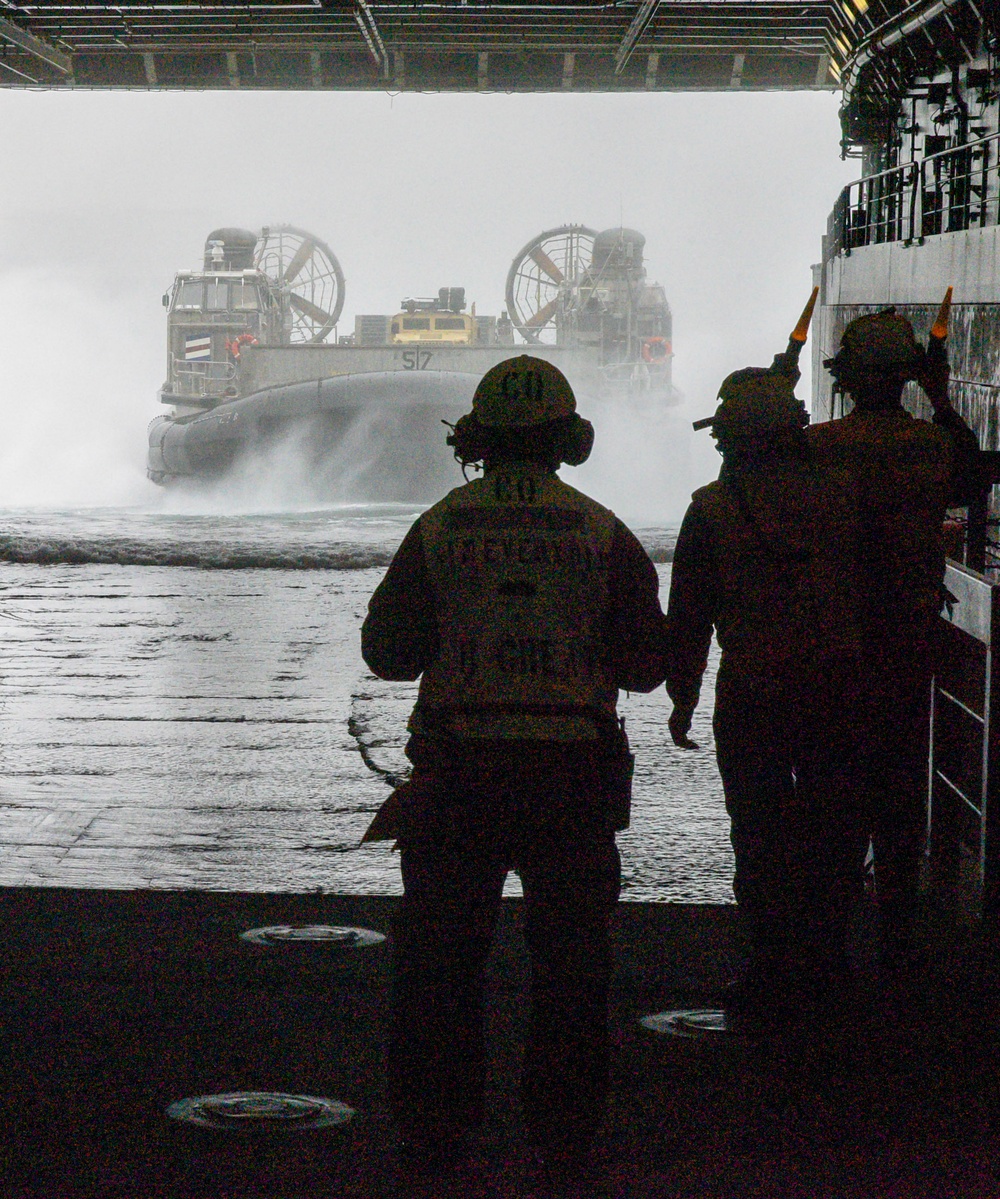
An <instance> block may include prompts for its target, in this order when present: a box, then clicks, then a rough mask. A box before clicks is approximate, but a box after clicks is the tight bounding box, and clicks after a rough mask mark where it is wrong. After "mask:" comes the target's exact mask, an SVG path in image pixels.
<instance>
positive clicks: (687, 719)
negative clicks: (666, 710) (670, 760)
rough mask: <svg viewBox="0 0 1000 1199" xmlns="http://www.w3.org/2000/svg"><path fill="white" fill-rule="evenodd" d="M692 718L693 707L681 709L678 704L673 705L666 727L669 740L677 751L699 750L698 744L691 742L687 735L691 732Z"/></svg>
mask: <svg viewBox="0 0 1000 1199" xmlns="http://www.w3.org/2000/svg"><path fill="white" fill-rule="evenodd" d="M693 716H694V705H692V706H691V707H682V706H681V705H680V704H674V710H673V711H672V712H671V713H670V719H669V720H668V721H667V727H668V728H669V729H670V738H671V740H672V741H673V743H674V745H676V746H677V748H678V749H698V748H700V747H699V745H698V742H697V741H692V740H691V738H690V737H689V736H688V733H689V732H690V731H691V719H692V717H693Z"/></svg>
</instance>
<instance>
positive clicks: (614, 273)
mask: <svg viewBox="0 0 1000 1199" xmlns="http://www.w3.org/2000/svg"><path fill="white" fill-rule="evenodd" d="M644 243H645V238H644V237H643V236H642V234H641V233H637V232H635V231H634V230H631V229H609V230H605V231H604V232H603V233H598V232H596V231H595V230H593V229H588V228H587V227H585V226H582V225H566V226H562V227H560V228H558V229H550V230H547V231H546V232H545V233H542V234H540V235H539V236H538V237H536V238H535V239H534V240H533V241H531V242H529V243H528V244H527V245H526V246H525V247H524V248H523V249H522V250H521V251H520V253H519V254H518V255H517V256H516V257H515V259H514V261H513V263H512V264H511V268H510V271H509V273H508V276H507V287H506V299H507V310H506V311H505V312H503V313H502V314H501V315H500V316H499V317H495V316H482V315H477V314H476V309H475V304H473V305H472V307H471V309H470V310H469V311H466V301H465V291H464V289H463V288H461V287H443V288H441V289H440V290H439V291H438V294H437V296H436V297H434V298H431V299H417V298H410V299H405V300H403V301H402V303H401V305H400V310H399V311H398V312H396V313H395V314H387V315H370V314H368V315H359V316H357V317H355V322H354V332H353V333H352V334H348V335H342V336H339V337H338V336H337V322H338V319H339V317H340V314H341V311H342V309H343V305H344V275H343V271H342V270H341V268H340V264H339V262H338V261H337V259H336V257H335V255H334V254H333V252H332V251H331V250H330V249H329V247H328V246H326V245H325V244H324V243H323V242H322V241H320V240H319V238H317V237H315V236H313V235H312V234H310V233H307V232H305V231H304V230H300V229H295V228H292V227H291V226H282V227H271V228H265V229H262V230H261V231H260V233H251V232H249V231H247V230H242V229H218V230H216V231H215V232H213V233H211V234H210V235H209V237H208V239H207V242H206V245H205V256H204V263H203V267H202V269H201V270H197V271H182V272H180V273H179V274H178V275H177V276H176V278H175V280H174V284H173V287H172V288H171V289H170V291H169V292H168V293H167V294H166V295H165V296H164V297H163V302H164V305H165V307H166V308H167V313H168V315H167V323H168V349H167V380H166V382H165V383H164V385H163V388H162V389H161V391H160V400H161V402H162V403H164V404H167V405H169V406H170V413H169V415H165V416H160V417H157V418H156V419H155V420H154V421H153V422H152V424H151V425H150V429H149V453H148V474H149V477H150V478H151V479H152V480H153V481H154V482H156V483H163V484H168V483H173V482H176V481H180V480H213V479H220V478H223V477H225V476H226V475H227V473H229V472H231V471H233V470H234V469H240V470H242V471H244V472H249V477H250V478H251V479H253V478H256V477H258V475H259V474H260V473H262V472H266V471H268V470H271V469H274V468H279V469H281V470H282V471H284V472H286V475H287V476H289V477H290V478H291V481H292V482H294V483H295V484H296V485H297V487H298V489H299V491H300V493H302V494H304V495H307V496H309V497H310V498H318V499H330V500H350V501H355V502H370V501H399V502H415V503H421V502H430V501H432V500H434V499H436V498H437V497H439V496H440V494H441V492H442V490H444V489H446V488H447V487H448V486H450V485H452V484H454V482H455V463H454V459H453V458H452V456H451V451H450V450H449V449H448V448H447V446H446V445H445V430H444V429H443V427H442V423H441V422H442V421H445V422H447V423H450V424H454V422H455V421H456V420H457V419H458V418H459V417H460V416H461V415H462V414H463V413H466V412H468V411H469V409H470V408H471V405H472V396H473V393H474V391H475V388H476V384H477V383H478V382H479V380H480V379H481V378H482V376H483V375H484V374H485V373H486V371H487V370H489V368H490V367H492V366H494V365H495V364H496V363H497V362H499V361H501V360H502V359H504V358H508V357H510V356H511V355H512V354H516V353H518V352H524V351H527V352H529V353H531V354H536V355H538V356H540V357H543V358H547V359H549V360H550V361H552V362H554V363H556V364H557V365H558V366H559V367H560V368H561V369H562V370H563V372H564V373H565V374H566V375H567V377H568V378H569V380H570V382H571V383H572V384H573V387H574V389H575V390H576V393H577V396H578V399H579V400H580V401H581V403H582V404H583V405H584V406H585V407H588V406H589V407H590V408H592V409H595V408H599V407H600V406H602V405H612V404H614V405H619V404H620V405H628V406H630V407H631V408H633V409H635V410H637V411H639V412H640V413H643V414H646V415H648V416H649V418H650V419H655V416H656V414H657V413H658V412H660V411H662V410H664V409H666V408H669V407H670V406H672V405H674V404H676V403H677V402H678V401H679V399H680V396H679V395H678V393H677V392H676V391H675V389H674V387H673V383H672V379H671V359H672V357H673V351H672V347H671V341H670V338H671V318H670V307H669V305H668V304H667V300H666V295H665V293H664V290H663V288H662V287H661V286H660V285H659V284H650V283H647V282H646V272H645V268H644V267H643V253H642V252H643V246H644Z"/></svg>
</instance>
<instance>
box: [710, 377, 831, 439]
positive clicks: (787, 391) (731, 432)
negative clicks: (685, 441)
mask: <svg viewBox="0 0 1000 1199" xmlns="http://www.w3.org/2000/svg"><path fill="white" fill-rule="evenodd" d="M719 399H720V400H721V401H722V402H721V403H720V404H719V406H718V408H716V410H715V415H714V416H712V417H710V418H709V419H707V420H705V421H698V422H697V424H698V426H700V427H704V426H705V425H710V426H711V429H712V436H713V437H714V438H715V439H716V440H717V441H729V440H732V439H733V438H740V437H767V436H769V435H770V434H773V433H777V432H779V431H780V430H783V429H803V428H805V426H806V425H808V424H809V414H808V413H807V412H806V410H805V406H804V405H803V403H802V401H801V400H797V399H796V398H795V391H794V384H793V383H792V381H791V380H790V379H789V378H787V377H786V376H785V375H780V374H777V373H776V372H774V371H771V370H769V369H768V368H766V367H762V366H748V367H745V368H744V369H743V370H739V371H733V373H732V374H731V375H727V377H726V378H725V379H723V381H722V386H721V387H720V388H719Z"/></svg>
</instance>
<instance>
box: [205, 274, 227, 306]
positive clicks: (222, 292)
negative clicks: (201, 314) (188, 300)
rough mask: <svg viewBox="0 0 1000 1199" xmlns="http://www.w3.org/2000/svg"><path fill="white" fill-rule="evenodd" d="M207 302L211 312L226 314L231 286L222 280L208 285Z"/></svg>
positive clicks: (206, 289)
mask: <svg viewBox="0 0 1000 1199" xmlns="http://www.w3.org/2000/svg"><path fill="white" fill-rule="evenodd" d="M205 301H206V302H205V307H206V308H207V309H208V310H209V312H224V311H225V310H226V309H227V308H228V307H229V284H228V283H225V282H223V281H222V280H220V279H214V280H212V281H211V282H209V283H206V284H205Z"/></svg>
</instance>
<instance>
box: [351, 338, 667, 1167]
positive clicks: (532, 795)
mask: <svg viewBox="0 0 1000 1199" xmlns="http://www.w3.org/2000/svg"><path fill="white" fill-rule="evenodd" d="M575 408H576V402H575V399H574V396H573V392H572V390H571V389H570V386H569V384H568V383H567V381H566V379H565V377H564V376H563V375H562V373H561V372H560V371H559V370H558V369H557V368H556V367H554V366H552V365H551V364H550V363H548V362H546V361H544V360H541V359H538V358H533V357H529V356H528V355H522V356H520V357H517V358H511V359H508V360H507V361H505V362H502V363H500V364H499V365H498V366H496V367H494V368H493V369H492V370H490V371H489V372H487V374H486V375H485V376H484V377H483V379H482V380H481V382H480V384H479V386H478V388H477V390H476V394H475V397H474V399H473V410H472V412H471V414H469V415H467V416H464V417H462V419H461V420H460V421H459V422H458V424H457V426H456V427H455V430H454V434H453V435H452V436H451V437H449V438H448V443H449V444H450V445H453V446H454V448H455V455H456V457H457V458H458V459H459V461H460V462H462V464H463V466H465V465H467V464H470V463H478V462H481V463H482V464H483V468H484V474H483V477H482V478H476V479H473V480H472V481H471V482H468V483H466V484H465V486H463V487H458V488H456V489H455V490H454V491H452V492H450V493H449V494H448V495H447V496H445V498H444V499H443V500H441V501H440V503H438V504H436V505H434V507H432V508H431V509H429V510H428V511H427V512H425V513H424V514H423V515H422V516H421V517H420V518H419V519H418V520H417V522H416V523H415V524H414V525H413V527H412V528H411V529H410V531H409V533H407V535H406V537H405V539H404V540H403V542H402V544H401V546H400V548H399V550H398V551H397V553H396V556H395V558H394V559H393V561H392V565H391V566H390V567H389V570H388V572H387V574H386V576H385V578H384V579H383V580H382V582H381V583H380V585H379V587H378V588H377V590H376V591H375V593H374V595H373V596H372V599H371V602H370V604H369V608H368V616H367V619H366V620H365V623H364V627H363V629H362V652H363V655H364V659H365V661H366V662H367V663H368V665H369V666H370V668H371V669H372V670H373V671H374V673H375V674H376V675H378V676H379V677H381V678H385V679H399V680H402V679H416V678H418V677H419V678H420V688H419V693H418V699H417V703H416V706H415V707H414V709H413V713H412V715H411V717H410V722H409V730H410V734H411V735H410V740H409V742H408V745H407V750H406V752H407V755H408V757H409V758H410V760H411V761H412V762H413V775H412V778H411V780H410V782H409V783H407V784H404V785H403V786H402V787H401V788H399V789H398V790H397V791H396V792H394V794H393V796H392V797H391V798H390V800H389V801H387V803H386V804H385V805H383V808H382V809H381V810H380V812H379V814H378V816H377V817H376V819H375V821H374V822H373V825H372V827H371V829H370V830H369V832H368V833H367V834H366V839H368V840H371V839H380V838H389V837H396V838H398V844H399V848H400V852H401V861H400V865H401V870H402V876H403V888H404V896H403V900H402V904H401V907H400V910H399V915H398V918H397V923H396V926H395V951H394V953H395V956H394V966H395V992H394V1003H393V1015H392V1029H391V1034H390V1062H389V1073H390V1092H391V1103H392V1107H393V1111H394V1117H395V1121H396V1124H397V1128H398V1130H399V1132H400V1136H401V1145H402V1148H403V1151H404V1157H405V1159H406V1160H408V1161H409V1162H410V1165H411V1166H412V1167H413V1169H414V1170H415V1171H416V1172H417V1173H420V1172H421V1171H422V1172H423V1173H424V1174H425V1175H426V1176H431V1175H433V1174H434V1173H435V1172H440V1171H442V1170H444V1171H447V1169H449V1168H450V1167H452V1166H454V1163H455V1162H456V1161H459V1160H460V1159H461V1158H462V1156H463V1154H464V1152H465V1147H466V1146H468V1144H469V1135H470V1134H474V1133H475V1131H476V1129H477V1128H478V1126H479V1125H481V1123H482V1120H483V1084H484V1067H485V1058H484V1044H483V971H484V967H485V964H486V959H487V956H488V954H489V951H490V945H491V941H492V938H493V935H494V930H495V926H496V921H497V917H498V913H499V905H500V898H501V893H502V889H503V884H504V879H505V877H506V875H507V872H508V871H509V870H511V869H512V868H516V869H517V870H518V872H519V874H520V877H521V882H522V885H523V888H524V904H525V906H524V911H525V933H526V939H527V942H528V947H529V950H530V952H531V959H532V1015H531V1021H530V1026H529V1032H528V1043H527V1046H526V1052H525V1058H524V1068H523V1073H522V1082H521V1099H522V1106H523V1109H524V1116H525V1122H526V1125H527V1127H528V1131H529V1134H530V1136H531V1139H532V1141H533V1144H534V1146H535V1149H536V1152H537V1155H538V1157H539V1161H540V1163H541V1164H540V1168H541V1169H543V1170H544V1171H546V1172H547V1173H548V1174H550V1175H552V1176H555V1175H559V1174H570V1175H571V1174H573V1173H574V1172H577V1173H580V1172H584V1173H585V1172H586V1170H587V1169H588V1157H589V1151H590V1147H591V1143H592V1141H593V1138H594V1136H595V1134H596V1132H597V1130H598V1128H599V1126H600V1124H601V1123H602V1120H603V1116H604V1109H605V1105H606V1096H607V1089H608V1071H609V1043H608V983H609V970H610V945H609V918H610V915H611V912H612V909H613V906H614V904H615V902H616V901H617V899H618V894H619V887H620V877H621V863H620V859H619V856H618V851H617V848H616V846H615V831H616V830H617V829H621V828H625V827H626V826H627V824H628V818H629V796H630V780H631V762H632V759H631V755H630V754H629V752H628V743H627V741H626V740H625V737H624V733H623V730H622V728H621V727H620V725H619V721H618V719H617V715H616V702H617V697H618V691H619V689H620V688H621V689H627V690H630V691H651V690H653V689H654V688H655V687H656V686H658V685H659V684H660V683H661V682H662V681H663V666H662V638H663V615H662V612H661V609H660V605H659V599H658V579H657V574H656V570H655V568H654V566H653V564H652V562H651V561H650V560H649V558H648V557H647V555H646V553H645V551H644V550H643V549H642V547H641V546H640V545H639V543H638V541H637V540H636V538H635V537H634V536H633V535H632V534H631V533H630V532H629V531H628V529H627V528H626V527H625V526H624V525H623V524H622V522H621V521H620V520H618V518H617V517H616V516H615V515H614V514H613V513H612V512H610V511H609V510H608V509H606V508H603V507H602V506H601V505H600V504H598V503H596V502H595V501H594V500H591V499H589V498H588V497H587V496H585V495H582V494H581V493H580V492H578V491H576V490H574V489H573V488H572V487H570V486H568V485H567V484H566V483H564V482H562V480H561V479H560V478H559V477H558V475H557V474H556V471H557V469H558V467H559V466H560V464H562V463H566V464H569V465H578V464H580V463H581V462H583V461H584V460H585V459H586V458H587V456H588V455H589V453H590V448H591V445H592V442H593V428H592V426H591V425H590V423H589V422H588V421H585V420H583V419H582V418H581V417H580V416H579V415H578V414H577V413H576V411H575Z"/></svg>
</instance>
